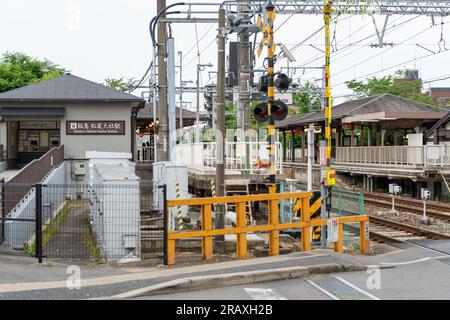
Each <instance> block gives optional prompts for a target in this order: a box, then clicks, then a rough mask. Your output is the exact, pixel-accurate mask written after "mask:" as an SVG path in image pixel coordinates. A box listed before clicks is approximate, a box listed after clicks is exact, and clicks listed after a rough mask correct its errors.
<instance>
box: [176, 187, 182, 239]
mask: <svg viewBox="0 0 450 320" xmlns="http://www.w3.org/2000/svg"><path fill="white" fill-rule="evenodd" d="M175 186H176V187H175V193H176V197H177V199H180V196H181V195H180V183H179V182H178V181H177V182H175ZM177 213H178V229H179V230H180V231H182V230H183V228H184V225H183V213H182V210H181V206H177Z"/></svg>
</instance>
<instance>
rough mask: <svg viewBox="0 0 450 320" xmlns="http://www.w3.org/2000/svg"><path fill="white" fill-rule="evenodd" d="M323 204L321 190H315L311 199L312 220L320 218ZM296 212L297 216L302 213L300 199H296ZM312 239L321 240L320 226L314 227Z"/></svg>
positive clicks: (310, 212) (310, 211)
mask: <svg viewBox="0 0 450 320" xmlns="http://www.w3.org/2000/svg"><path fill="white" fill-rule="evenodd" d="M321 205H322V198H321V196H320V191H313V192H312V196H311V199H310V201H309V214H310V217H311V220H320V209H321ZM294 213H295V216H296V217H301V215H302V204H301V200H300V199H299V200H297V201H296V205H295V207H294ZM312 240H313V241H320V226H315V227H313V230H312Z"/></svg>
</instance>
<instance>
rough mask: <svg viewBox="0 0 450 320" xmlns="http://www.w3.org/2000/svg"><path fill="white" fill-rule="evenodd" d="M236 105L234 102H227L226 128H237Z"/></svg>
mask: <svg viewBox="0 0 450 320" xmlns="http://www.w3.org/2000/svg"><path fill="white" fill-rule="evenodd" d="M236 112H237V110H236V105H235V104H234V103H233V102H229V103H226V104H225V130H226V129H237V118H236Z"/></svg>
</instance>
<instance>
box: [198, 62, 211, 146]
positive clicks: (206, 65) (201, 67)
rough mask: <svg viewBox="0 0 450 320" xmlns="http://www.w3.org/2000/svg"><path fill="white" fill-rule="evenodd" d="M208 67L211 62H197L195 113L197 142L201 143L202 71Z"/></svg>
mask: <svg viewBox="0 0 450 320" xmlns="http://www.w3.org/2000/svg"><path fill="white" fill-rule="evenodd" d="M206 67H212V64H211V63H208V64H200V63H199V64H197V106H196V113H197V114H196V115H195V143H200V142H201V141H200V72H202V71H203V70H205V68H206Z"/></svg>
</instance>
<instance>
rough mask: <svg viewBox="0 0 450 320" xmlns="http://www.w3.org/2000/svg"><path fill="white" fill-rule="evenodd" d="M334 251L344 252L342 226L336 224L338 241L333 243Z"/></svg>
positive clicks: (341, 224)
mask: <svg viewBox="0 0 450 320" xmlns="http://www.w3.org/2000/svg"><path fill="white" fill-rule="evenodd" d="M334 251H336V252H343V251H344V224H343V223H338V241H337V242H335V243H334Z"/></svg>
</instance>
